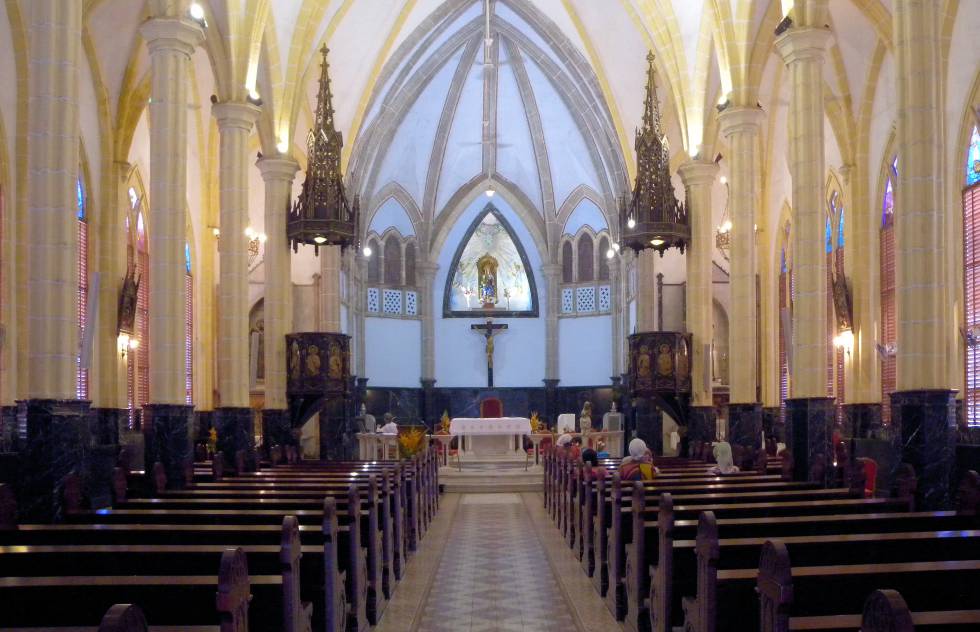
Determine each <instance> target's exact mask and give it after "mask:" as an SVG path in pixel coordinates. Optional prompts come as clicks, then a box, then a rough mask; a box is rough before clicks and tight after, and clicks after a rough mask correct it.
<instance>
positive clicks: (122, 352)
mask: <svg viewBox="0 0 980 632" xmlns="http://www.w3.org/2000/svg"><path fill="white" fill-rule="evenodd" d="M139 346H140V341H139V339H137V338H133V337H132V336H130V335H129V334H119V336H118V337H117V338H116V347H118V348H119V357H120V358H122V359H123V360H125V359H126V356H128V355H129V352H130V351H136V349H137V348H138V347H139Z"/></svg>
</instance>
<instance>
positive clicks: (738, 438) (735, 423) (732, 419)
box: [725, 403, 762, 449]
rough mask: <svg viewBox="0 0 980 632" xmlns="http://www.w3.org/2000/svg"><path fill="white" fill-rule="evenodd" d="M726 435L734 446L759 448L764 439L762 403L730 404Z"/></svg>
mask: <svg viewBox="0 0 980 632" xmlns="http://www.w3.org/2000/svg"><path fill="white" fill-rule="evenodd" d="M725 436H726V438H727V439H728V442H729V443H730V444H732V445H733V446H734V445H736V444H738V445H740V446H743V447H746V448H752V449H756V448H758V447H759V443H760V442H761V441H762V404H759V403H752V404H729V405H728V434H727V435H725Z"/></svg>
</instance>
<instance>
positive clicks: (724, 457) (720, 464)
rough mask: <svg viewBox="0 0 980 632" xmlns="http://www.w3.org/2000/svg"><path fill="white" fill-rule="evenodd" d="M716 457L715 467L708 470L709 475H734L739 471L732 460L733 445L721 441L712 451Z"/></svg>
mask: <svg viewBox="0 0 980 632" xmlns="http://www.w3.org/2000/svg"><path fill="white" fill-rule="evenodd" d="M712 454H714V455H715V463H716V464H715V465H714V466H712V467H711V468H709V469H708V474H711V475H712V476H724V475H725V474H734V473H735V472H737V471H738V466H737V465H735V462H734V461H733V460H732V445H731V444H730V443H728V442H727V441H719V442H718V443H716V444H715V447H714V448H713V449H712Z"/></svg>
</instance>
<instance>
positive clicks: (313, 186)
mask: <svg viewBox="0 0 980 632" xmlns="http://www.w3.org/2000/svg"><path fill="white" fill-rule="evenodd" d="M329 52H330V50H329V49H328V48H327V47H326V45H324V46H323V48H321V49H320V54H321V55H322V56H323V60H322V61H321V62H320V87H319V91H318V93H317V101H316V115H315V116H314V120H313V127H312V128H310V133H309V134H308V135H307V137H306V147H307V156H308V159H309V164H308V167H307V170H306V181H305V182H303V190H302V191H301V192H300V194H299V198H297V200H296V203H295V205H293V210H292V211H291V212H290V213H289V215H288V217H287V218H286V235H287V236H288V237H289V240H290V242H292V244H293V250H294V251H296V250H298V249H299V244H310V245H312V246H313V247H314V248H315V251H316V253H317V254H319V251H320V248H319V247H320V246H327V245H331V246H341V247H347V246H355V247H356V245H357V224H358V219H357V216H358V200H357V198H356V197H355V198H354V202H353V204H351V203H350V201H348V199H347V195H346V193H345V191H344V175H343V173H342V172H341V169H340V154H341V150H342V149H343V147H344V139H343V135H342V134H341V133H340V132H339V131H337V128H336V126H335V124H334V109H333V94H332V93H331V91H330V63H329V62H328V61H327V54H328V53H329Z"/></svg>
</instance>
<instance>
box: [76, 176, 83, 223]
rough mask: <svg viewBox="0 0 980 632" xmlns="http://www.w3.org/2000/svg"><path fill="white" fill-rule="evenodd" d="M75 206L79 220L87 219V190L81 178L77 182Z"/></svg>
mask: <svg viewBox="0 0 980 632" xmlns="http://www.w3.org/2000/svg"><path fill="white" fill-rule="evenodd" d="M75 206H76V209H77V211H78V215H77V216H78V219H85V188H84V187H83V186H82V179H81V178H79V179H78V180H76V181H75Z"/></svg>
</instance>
